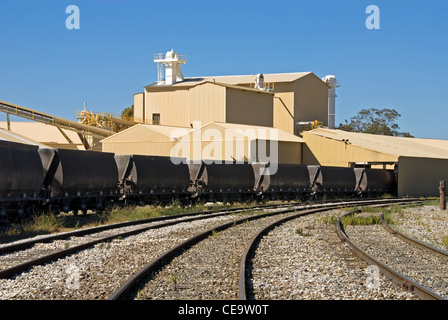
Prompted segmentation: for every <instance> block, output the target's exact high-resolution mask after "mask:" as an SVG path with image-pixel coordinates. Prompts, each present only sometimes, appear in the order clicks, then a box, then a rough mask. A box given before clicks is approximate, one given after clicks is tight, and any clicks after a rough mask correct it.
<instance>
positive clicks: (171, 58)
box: [154, 49, 187, 85]
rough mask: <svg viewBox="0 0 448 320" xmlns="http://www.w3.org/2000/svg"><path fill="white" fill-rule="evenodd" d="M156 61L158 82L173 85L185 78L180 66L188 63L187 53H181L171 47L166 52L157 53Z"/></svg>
mask: <svg viewBox="0 0 448 320" xmlns="http://www.w3.org/2000/svg"><path fill="white" fill-rule="evenodd" d="M154 62H155V63H157V84H159V85H160V84H166V85H172V84H175V83H176V82H180V81H183V80H184V76H183V74H182V70H181V69H180V66H181V65H182V64H184V63H187V56H186V55H179V54H178V53H177V52H174V51H173V49H171V51H168V52H167V53H166V54H163V53H156V54H155V55H154ZM164 78H165V79H164Z"/></svg>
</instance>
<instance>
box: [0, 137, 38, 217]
mask: <svg viewBox="0 0 448 320" xmlns="http://www.w3.org/2000/svg"><path fill="white" fill-rule="evenodd" d="M37 150H38V147H37V146H32V145H26V144H21V143H14V142H8V141H3V140H0V221H1V222H6V221H7V220H8V219H9V218H11V217H17V216H23V215H26V214H29V213H32V212H38V211H39V208H40V205H41V203H42V201H43V200H44V197H43V195H42V191H43V190H42V188H43V181H44V173H43V170H42V163H41V159H40V157H39V153H38V151H37Z"/></svg>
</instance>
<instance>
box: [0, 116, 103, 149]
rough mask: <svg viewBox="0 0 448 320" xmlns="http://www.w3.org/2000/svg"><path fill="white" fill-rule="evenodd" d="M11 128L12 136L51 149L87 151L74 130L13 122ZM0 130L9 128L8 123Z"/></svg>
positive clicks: (25, 122)
mask: <svg viewBox="0 0 448 320" xmlns="http://www.w3.org/2000/svg"><path fill="white" fill-rule="evenodd" d="M9 127H10V132H11V133H12V134H18V135H21V136H23V137H27V138H29V139H32V140H34V141H37V142H38V143H40V144H44V145H46V146H48V147H50V148H61V149H74V150H85V147H84V145H83V142H82V141H81V139H80V137H79V135H78V134H77V133H76V132H75V131H72V130H67V129H62V128H58V127H56V126H52V125H47V124H44V123H40V122H30V121H11V122H10V125H9ZM0 128H5V129H6V128H8V123H7V122H6V121H0ZM100 150H101V149H100Z"/></svg>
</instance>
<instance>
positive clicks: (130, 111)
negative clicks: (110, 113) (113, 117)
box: [112, 105, 134, 132]
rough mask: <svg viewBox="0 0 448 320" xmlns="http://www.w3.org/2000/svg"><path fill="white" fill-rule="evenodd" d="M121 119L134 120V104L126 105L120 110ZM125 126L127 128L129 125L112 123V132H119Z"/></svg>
mask: <svg viewBox="0 0 448 320" xmlns="http://www.w3.org/2000/svg"><path fill="white" fill-rule="evenodd" d="M121 119H122V120H127V121H134V105H132V106H130V107H126V108H124V109H123V111H121ZM126 128H129V125H125V124H119V123H114V124H113V127H112V129H113V130H114V132H120V131H122V130H124V129H126Z"/></svg>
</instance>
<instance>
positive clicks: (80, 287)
mask: <svg viewBox="0 0 448 320" xmlns="http://www.w3.org/2000/svg"><path fill="white" fill-rule="evenodd" d="M380 202H383V203H390V202H392V200H380ZM376 203H378V201H376ZM366 204H367V202H366V201H363V202H362V203H360V202H349V203H337V204H321V205H313V206H310V205H308V206H297V207H294V208H287V209H276V210H273V211H271V212H266V213H264V214H251V215H246V216H244V217H241V215H230V214H229V213H224V212H220V213H219V212H216V213H215V214H214V216H213V214H207V219H205V218H202V219H196V217H194V216H188V217H187V218H185V219H180V220H179V221H174V220H170V221H168V222H167V223H169V224H170V225H165V226H163V224H164V223H165V222H158V223H157V225H153V226H152V227H151V228H150V229H149V230H147V231H139V232H138V233H136V234H134V235H126V236H118V237H117V235H114V236H111V238H109V239H108V240H101V241H97V240H94V241H97V242H96V244H94V245H90V246H88V248H84V249H82V250H81V251H79V250H77V251H76V253H72V254H71V255H70V256H68V257H66V258H64V259H58V260H57V261H53V262H52V263H47V264H45V265H38V266H35V267H34V268H32V269H28V270H27V272H21V273H20V274H19V275H16V276H14V277H13V278H12V279H4V280H1V279H0V299H2V298H3V299H4V298H6V299H124V298H128V299H129V298H131V299H146V298H149V299H154V298H159V299H164V298H168V299H169V297H168V296H167V295H166V293H164V292H163V290H165V291H169V290H174V292H175V293H176V294H177V297H178V298H182V297H183V298H188V299H195V298H198V299H210V298H212V299H213V298H215V299H223V297H224V299H226V298H227V299H237V298H238V296H237V295H236V294H235V292H238V281H237V280H236V282H235V280H234V279H238V277H237V276H236V277H235V275H238V268H239V261H240V259H239V258H240V256H241V253H242V252H243V251H244V249H246V247H245V246H246V244H247V243H248V241H249V240H253V239H255V237H256V233H257V231H258V230H259V229H260V228H261V227H263V228H264V227H268V228H269V225H271V224H272V223H277V224H278V223H281V222H279V221H281V220H282V219H286V220H288V219H289V220H291V219H294V218H296V217H298V216H301V215H302V216H304V215H307V214H311V213H315V212H318V211H321V210H331V209H335V208H340V207H341V206H350V205H366ZM271 209H272V208H271ZM294 211H299V212H294ZM189 215H192V214H189ZM186 219H188V220H186ZM190 219H194V220H195V221H193V220H190ZM286 220H285V221H286ZM152 223H153V224H155V222H152ZM145 227H149V226H145ZM139 228H140V227H139ZM126 232H129V231H126ZM63 241H66V240H63ZM55 242H57V241H55ZM225 242H227V243H226V244H227V245H228V247H227V248H228V249H227V250H225V251H226V252H227V256H226V255H221V253H223V252H222V251H219V250H218V248H219V247H223V245H222V244H223V243H225ZM36 245H38V244H35V245H34V246H36ZM42 245H43V244H42ZM64 250H65V249H64ZM235 254H236V255H237V256H238V259H236V261H237V263H236V264H235V263H233V265H230V264H232V262H231V261H235V259H234V257H235ZM206 256H210V257H212V256H214V259H217V260H214V261H215V262H212V263H207V262H206V259H205V257H206ZM201 257H202V258H201ZM177 259H180V260H177ZM182 261H183V262H182ZM185 261H186V262H187V264H182V263H184V262H185ZM212 261H213V259H212ZM148 262H149V263H148ZM220 264H222V268H221V266H219V269H220V270H218V265H220ZM187 265H188V269H187V268H186V266H187ZM235 267H236V269H235ZM182 269H184V270H189V271H188V272H190V273H192V272H196V273H198V272H199V274H200V276H202V278H203V279H204V280H205V284H204V285H202V284H196V285H195V286H196V289H195V290H196V291H197V292H202V293H200V295H199V296H198V295H196V293H194V291H195V290H190V289H189V288H188V285H185V283H187V282H188V272H186V273H183V274H181V273H180V272H179V271H176V270H182ZM55 270H56V271H55ZM230 270H232V271H230ZM234 270H236V272H234ZM214 272H221V276H220V279H222V280H219V279H218V278H214V277H213V276H212V274H214ZM186 275H187V276H186ZM11 276H12V274H11V275H9V277H11ZM69 280H70V281H73V283H72V282H70V281H69ZM76 280H77V281H78V282H77V281H76ZM185 281H186V282H185ZM19 288H20V289H19ZM161 288H162V290H160V289H161ZM163 288H165V289H163ZM151 290H152V291H151ZM154 290H156V291H154ZM157 290H159V293H157ZM160 291H162V292H160ZM201 294H202V296H201ZM2 295H3V297H2Z"/></svg>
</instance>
